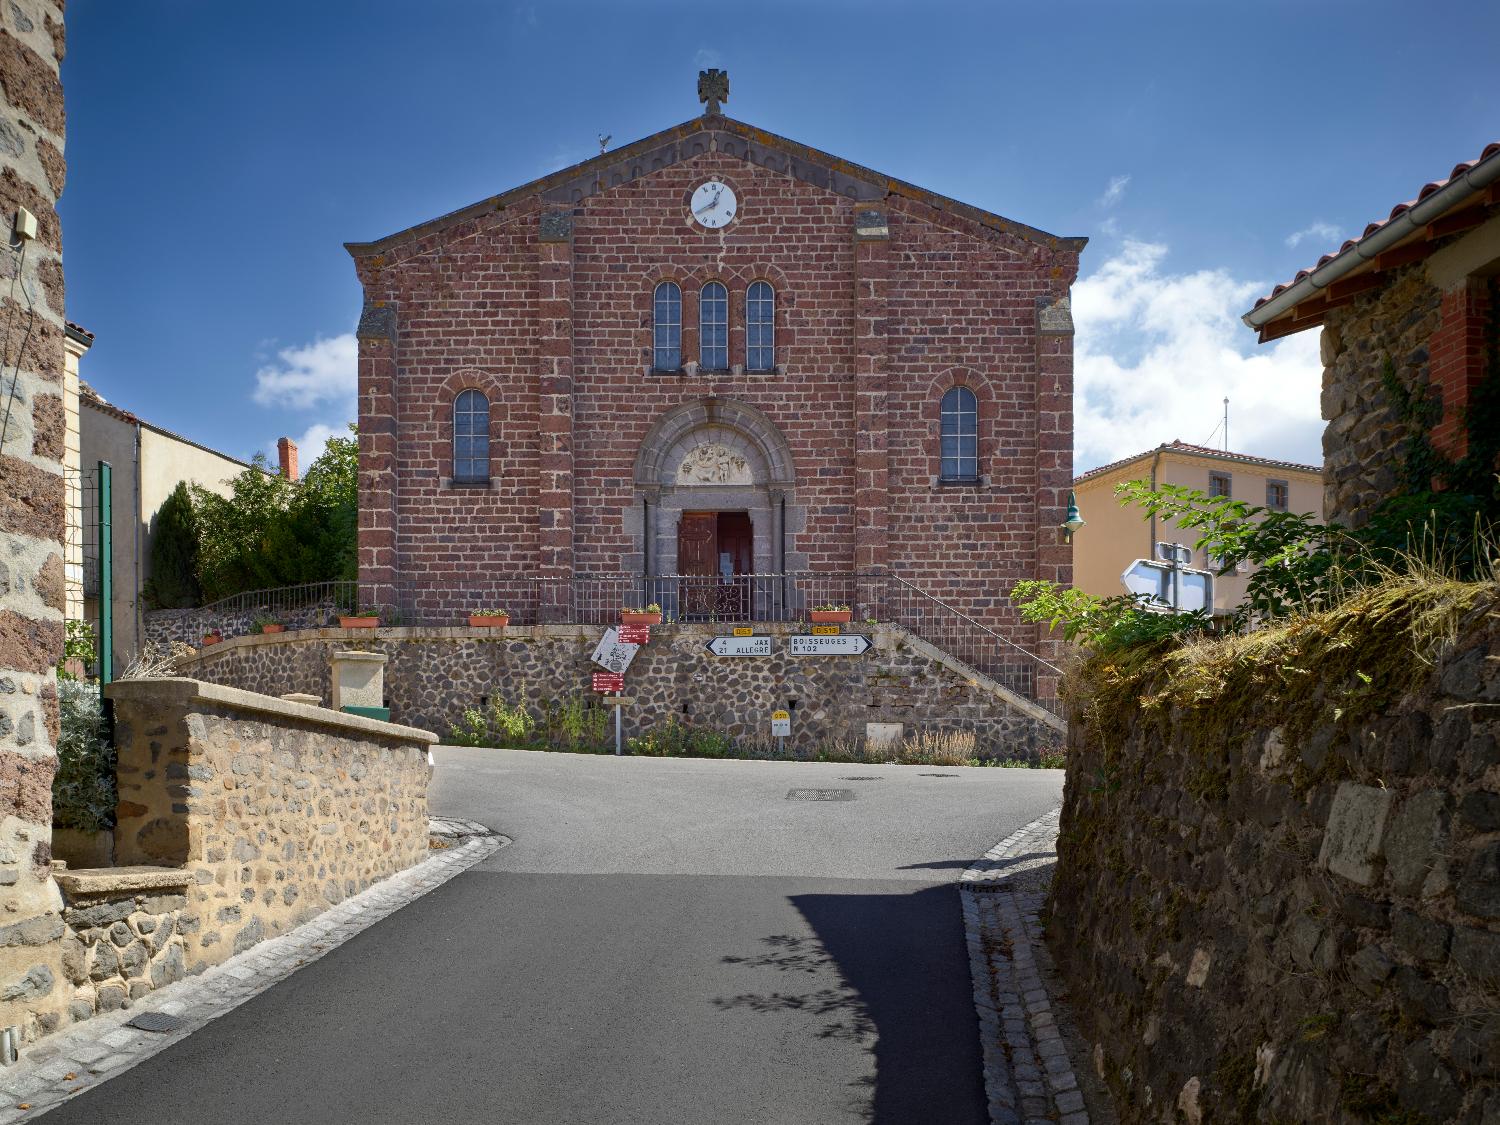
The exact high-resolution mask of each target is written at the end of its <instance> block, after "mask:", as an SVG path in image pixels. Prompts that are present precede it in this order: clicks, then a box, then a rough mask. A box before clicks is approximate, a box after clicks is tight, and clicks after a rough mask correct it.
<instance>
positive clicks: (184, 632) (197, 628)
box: [143, 598, 337, 651]
mask: <svg viewBox="0 0 1500 1125" xmlns="http://www.w3.org/2000/svg"><path fill="white" fill-rule="evenodd" d="M336 612H337V607H336V606H335V604H334V601H333V599H332V598H325V599H323V600H321V601H316V602H309V603H308V604H307V605H302V606H294V607H290V608H288V607H285V606H278V607H275V609H274V610H273V609H272V608H271V607H268V606H251V607H248V608H245V609H238V610H233V611H231V612H228V613H226V612H224V611H223V610H220V609H216V608H214V607H213V606H201V607H198V608H196V609H153V610H150V611H149V612H147V613H146V614H144V615H143V621H144V623H145V624H144V636H145V640H146V643H147V644H150V645H152V646H154V647H155V648H156V649H158V650H160V651H166V650H168V649H170V648H171V647H172V645H174V644H185V645H193V646H197V645H199V644H201V643H202V641H203V637H204V636H205V635H206V634H207V633H210V632H212V631H214V630H218V631H220V632H221V633H223V635H224V636H226V637H238V636H248V635H250V633H251V631H252V630H253V629H254V628H255V622H256V619H257V618H260V617H271V618H272V619H273V620H275V621H276V622H278V623H279V624H282V625H285V626H286V627H287V628H288V629H310V628H317V627H319V626H323V625H327V624H328V623H329V622H330V621H332V620H333V615H334V614H335V613H336Z"/></svg>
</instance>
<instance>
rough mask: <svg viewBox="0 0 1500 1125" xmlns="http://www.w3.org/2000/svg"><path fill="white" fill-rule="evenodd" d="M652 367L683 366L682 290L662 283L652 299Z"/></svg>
mask: <svg viewBox="0 0 1500 1125" xmlns="http://www.w3.org/2000/svg"><path fill="white" fill-rule="evenodd" d="M651 316H652V320H651V324H652V330H653V333H652V341H651V366H652V368H654V369H655V370H657V371H676V370H677V369H678V368H679V367H681V366H682V290H681V289H679V288H677V285H676V283H674V282H671V281H663V282H662V283H661V284H660V285H658V286H657V287H656V294H655V296H654V298H653V300H652V313H651Z"/></svg>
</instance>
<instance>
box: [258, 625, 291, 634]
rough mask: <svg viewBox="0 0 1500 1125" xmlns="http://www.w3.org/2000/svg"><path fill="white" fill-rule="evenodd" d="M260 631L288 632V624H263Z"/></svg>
mask: <svg viewBox="0 0 1500 1125" xmlns="http://www.w3.org/2000/svg"><path fill="white" fill-rule="evenodd" d="M260 631H261V632H262V633H285V632H286V626H285V625H262V626H261V627H260Z"/></svg>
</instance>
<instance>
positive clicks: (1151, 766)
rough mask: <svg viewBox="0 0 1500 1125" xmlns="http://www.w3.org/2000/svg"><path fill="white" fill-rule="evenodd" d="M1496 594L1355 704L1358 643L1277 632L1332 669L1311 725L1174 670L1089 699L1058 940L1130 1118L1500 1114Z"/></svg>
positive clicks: (1077, 752) (1337, 1119)
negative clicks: (1309, 643) (1135, 701)
mask: <svg viewBox="0 0 1500 1125" xmlns="http://www.w3.org/2000/svg"><path fill="white" fill-rule="evenodd" d="M1497 604H1500V597H1497V596H1496V594H1495V593H1494V592H1491V593H1490V594H1488V595H1486V596H1485V597H1484V598H1483V599H1482V600H1481V602H1480V603H1479V604H1478V606H1477V607H1475V608H1474V609H1473V611H1472V612H1471V613H1470V615H1469V617H1468V624H1467V625H1466V626H1464V627H1463V628H1462V630H1461V632H1460V635H1459V640H1458V641H1457V643H1456V644H1455V645H1454V646H1453V647H1452V648H1451V649H1450V650H1449V652H1448V654H1447V655H1446V656H1445V657H1443V658H1442V659H1441V660H1440V661H1439V663H1438V664H1437V666H1436V667H1434V668H1433V669H1432V671H1431V674H1430V675H1428V676H1426V677H1425V678H1423V677H1421V676H1420V675H1418V676H1417V679H1416V685H1417V686H1416V687H1415V688H1414V689H1413V690H1410V691H1408V692H1407V693H1406V694H1405V695H1404V696H1403V697H1399V698H1398V699H1397V700H1396V701H1394V702H1393V703H1392V704H1391V705H1389V706H1387V705H1384V704H1382V705H1381V706H1380V708H1379V709H1378V710H1376V711H1374V712H1372V713H1371V714H1370V715H1369V716H1367V717H1358V718H1350V712H1351V711H1354V710H1355V709H1357V708H1358V706H1359V700H1360V699H1361V697H1362V694H1363V693H1365V692H1367V691H1370V690H1378V689H1379V686H1380V680H1379V676H1378V675H1377V676H1376V677H1373V678H1372V682H1367V681H1365V680H1362V679H1361V678H1360V676H1359V675H1358V674H1357V671H1354V672H1351V673H1350V674H1349V675H1348V676H1347V682H1346V681H1345V675H1344V673H1345V671H1349V670H1350V669H1354V670H1358V669H1361V668H1366V667H1371V668H1373V667H1374V666H1375V664H1376V663H1377V662H1378V661H1379V659H1380V658H1379V656H1378V654H1376V653H1375V652H1373V651H1372V650H1370V649H1366V650H1365V651H1363V653H1361V654H1360V655H1358V656H1351V657H1349V659H1350V660H1351V661H1352V663H1350V664H1349V665H1348V668H1347V669H1342V670H1340V669H1331V668H1328V667H1326V666H1325V667H1321V668H1318V669H1315V670H1313V671H1312V672H1311V673H1303V672H1299V670H1298V661H1297V660H1296V658H1294V657H1288V656H1286V655H1285V654H1284V653H1282V654H1278V653H1277V651H1276V650H1275V649H1271V650H1269V656H1270V658H1269V659H1267V660H1266V661H1265V663H1264V666H1263V667H1258V670H1257V671H1255V672H1254V673H1253V675H1255V676H1258V677H1259V678H1258V679H1257V680H1256V682H1258V683H1260V684H1262V685H1265V684H1273V683H1281V682H1282V678H1283V677H1292V676H1296V675H1306V674H1315V675H1317V676H1318V677H1319V679H1318V687H1317V688H1316V691H1317V692H1318V693H1319V694H1317V695H1315V696H1314V697H1313V698H1314V700H1317V701H1319V702H1318V703H1317V706H1318V707H1319V708H1320V709H1319V710H1318V711H1316V712H1302V714H1308V713H1311V714H1315V715H1320V716H1321V718H1318V719H1316V721H1311V722H1310V723H1308V724H1306V725H1301V726H1299V725H1297V724H1299V723H1301V721H1302V720H1301V719H1297V720H1295V721H1293V720H1290V719H1289V718H1288V714H1287V711H1286V709H1285V708H1284V707H1282V706H1280V705H1268V704H1266V703H1265V702H1264V701H1263V696H1262V693H1264V692H1266V691H1267V690H1268V689H1267V688H1265V687H1262V688H1261V689H1259V691H1256V690H1254V689H1251V690H1249V691H1246V692H1242V693H1239V694H1237V695H1235V696H1234V697H1229V696H1228V695H1220V694H1216V693H1215V691H1214V690H1212V689H1208V688H1204V689H1202V690H1201V693H1200V694H1199V695H1198V696H1197V698H1196V702H1183V700H1184V699H1187V698H1188V697H1189V696H1191V695H1192V694H1193V691H1192V690H1189V689H1184V690H1183V692H1182V693H1181V694H1174V695H1171V696H1168V695H1167V694H1166V693H1167V692H1168V691H1169V690H1172V689H1171V684H1170V683H1169V682H1168V677H1167V676H1166V674H1164V673H1163V674H1158V675H1157V677H1156V678H1155V679H1150V680H1147V681H1143V682H1142V683H1141V684H1140V686H1139V694H1140V696H1141V697H1142V698H1151V697H1154V698H1155V699H1156V701H1157V702H1156V705H1155V706H1154V707H1153V706H1151V705H1148V706H1147V707H1145V708H1142V709H1140V710H1135V709H1130V710H1131V716H1130V717H1128V718H1126V719H1125V720H1124V721H1123V723H1121V722H1118V721H1116V720H1117V719H1118V716H1113V717H1111V716H1108V715H1104V716H1101V715H1099V714H1095V713H1091V712H1090V710H1089V708H1090V705H1091V704H1090V701H1089V699H1087V698H1084V699H1081V700H1079V701H1078V705H1077V709H1075V712H1074V713H1075V721H1074V723H1073V726H1072V730H1071V732H1070V746H1069V756H1068V778H1067V787H1066V794H1065V803H1064V807H1063V815H1062V822H1061V835H1060V838H1059V845H1058V852H1059V867H1058V872H1057V876H1056V879H1055V881H1054V884H1053V890H1052V896H1051V900H1050V903H1049V912H1050V920H1049V940H1050V942H1051V945H1052V947H1053V950H1054V953H1055V955H1056V958H1057V961H1058V964H1059V966H1060V969H1061V970H1062V972H1063V974H1064V976H1065V978H1066V979H1067V981H1068V986H1069V990H1070V991H1071V992H1072V993H1073V994H1074V995H1075V996H1087V997H1088V998H1089V1000H1088V1003H1087V1004H1081V1005H1079V1007H1078V1015H1079V1018H1080V1022H1081V1023H1082V1024H1083V1025H1084V1031H1085V1034H1087V1035H1088V1036H1089V1037H1090V1038H1091V1039H1092V1041H1093V1042H1094V1043H1095V1044H1096V1047H1095V1052H1094V1062H1095V1065H1096V1067H1097V1068H1098V1069H1099V1072H1100V1074H1101V1076H1102V1077H1104V1078H1106V1079H1107V1081H1108V1083H1109V1085H1110V1086H1111V1088H1112V1090H1113V1092H1114V1095H1115V1098H1116V1101H1117V1105H1118V1107H1119V1109H1120V1117H1121V1120H1122V1121H1132V1122H1137V1121H1138V1122H1158V1121H1161V1122H1176V1121H1189V1122H1235V1121H1270V1122H1291V1121H1299V1122H1300V1121H1318V1122H1333V1123H1348V1125H1353V1123H1356V1122H1371V1121H1379V1122H1387V1123H1394V1122H1402V1123H1405V1125H1417V1123H1420V1122H1450V1121H1455V1122H1463V1123H1466V1125H1489V1123H1491V1122H1495V1121H1500V614H1497V612H1496V611H1497ZM1283 643H1285V644H1293V643H1295V641H1294V639H1288V640H1286V641H1285V642H1283ZM1363 661H1368V663H1362V662H1363ZM1418 667H1420V665H1418ZM1192 674H1193V673H1192V670H1191V669H1188V670H1186V671H1183V672H1181V675H1182V676H1183V677H1184V678H1185V679H1186V678H1190V677H1191V675H1192ZM1196 682H1197V683H1202V682H1204V681H1196ZM1247 682H1249V681H1247ZM1372 683H1373V686H1372ZM1194 690H1196V689H1194ZM1289 690H1291V689H1289ZM1114 702H1115V703H1118V702H1119V701H1118V700H1114ZM1226 710H1229V711H1233V712H1236V713H1238V714H1240V715H1243V716H1244V719H1243V722H1241V721H1238V720H1236V721H1235V722H1233V723H1227V724H1226V723H1221V722H1218V721H1216V718H1215V716H1216V714H1222V713H1223V712H1224V711H1226ZM1226 731H1228V732H1229V733H1228V734H1227V735H1226V734H1225V732H1226Z"/></svg>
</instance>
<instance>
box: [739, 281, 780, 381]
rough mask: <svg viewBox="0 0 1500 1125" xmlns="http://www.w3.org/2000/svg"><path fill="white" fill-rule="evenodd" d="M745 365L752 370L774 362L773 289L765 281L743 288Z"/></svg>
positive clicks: (774, 294) (760, 368) (774, 316)
mask: <svg viewBox="0 0 1500 1125" xmlns="http://www.w3.org/2000/svg"><path fill="white" fill-rule="evenodd" d="M745 366H746V367H748V368H749V369H750V370H751V371H770V370H771V369H772V368H774V367H775V366H776V291H775V290H774V289H772V288H771V287H770V286H769V285H768V284H766V283H765V282H764V281H757V282H754V283H753V284H752V285H751V286H750V288H749V289H748V290H747V291H746V292H745Z"/></svg>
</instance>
